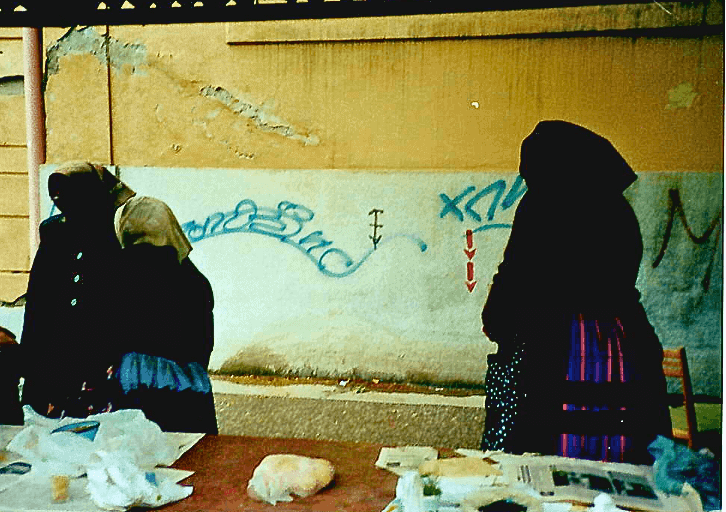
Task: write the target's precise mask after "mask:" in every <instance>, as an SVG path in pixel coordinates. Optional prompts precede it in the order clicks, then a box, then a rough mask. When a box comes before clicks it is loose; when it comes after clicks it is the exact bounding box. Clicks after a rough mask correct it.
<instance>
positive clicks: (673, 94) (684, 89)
mask: <svg viewBox="0 0 726 512" xmlns="http://www.w3.org/2000/svg"><path fill="white" fill-rule="evenodd" d="M697 96H698V93H697V92H696V91H694V90H693V84H690V83H688V82H683V83H682V84H678V85H677V86H675V87H674V88H673V89H671V90H670V91H668V104H667V105H666V110H677V109H679V108H691V106H692V105H693V102H694V100H695V99H696V97H697Z"/></svg>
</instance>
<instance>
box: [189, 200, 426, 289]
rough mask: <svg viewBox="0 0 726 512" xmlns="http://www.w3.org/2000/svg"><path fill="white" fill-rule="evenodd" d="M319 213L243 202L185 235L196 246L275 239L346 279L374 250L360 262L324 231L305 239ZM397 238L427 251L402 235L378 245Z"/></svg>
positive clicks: (297, 207) (297, 206) (287, 204)
mask: <svg viewBox="0 0 726 512" xmlns="http://www.w3.org/2000/svg"><path fill="white" fill-rule="evenodd" d="M314 216H315V213H314V212H313V211H312V210H310V209H309V208H307V207H305V206H303V205H300V204H295V203H291V202H289V201H282V202H280V203H279V204H278V205H277V207H276V208H269V207H259V206H257V204H256V203H255V202H254V201H253V200H252V199H243V200H241V201H240V202H239V203H237V205H236V206H235V207H234V209H233V210H231V211H229V212H215V213H213V214H211V215H209V216H208V217H207V218H206V219H205V221H204V222H203V223H199V222H196V221H193V220H192V221H189V222H185V223H184V224H182V229H183V230H184V233H185V234H186V235H187V237H188V238H189V241H191V242H192V243H197V242H201V241H202V240H205V239H207V238H213V237H216V236H222V235H229V234H233V233H255V234H258V235H264V236H267V237H271V238H275V239H277V240H279V241H280V242H282V243H284V244H287V245H290V246H291V247H294V248H295V249H297V250H299V251H300V252H302V253H303V254H304V255H305V256H306V257H307V258H308V259H310V261H312V262H313V263H314V264H315V266H316V267H317V269H318V270H319V271H320V272H321V273H322V274H323V275H325V276H328V277H345V276H348V275H350V274H352V273H353V272H355V271H356V270H358V269H359V268H360V266H361V265H362V264H363V263H364V262H365V261H366V260H367V259H368V257H369V256H370V255H371V254H373V248H371V249H369V250H368V251H366V252H365V253H364V254H363V255H362V256H361V257H360V258H359V259H358V260H357V261H356V260H354V259H353V258H351V257H350V256H349V255H348V253H346V252H345V251H343V250H341V249H338V248H336V247H332V245H333V242H332V241H331V240H328V239H327V238H326V237H325V235H324V234H323V232H322V231H319V230H318V231H312V232H309V233H306V234H304V235H301V233H302V232H303V228H304V227H305V225H306V224H307V223H308V222H310V221H311V220H313V217H314ZM397 238H407V239H409V240H411V241H412V242H413V243H415V244H416V245H418V248H419V249H420V250H421V252H425V251H426V250H427V245H426V243H425V242H424V241H423V240H421V239H420V238H418V237H417V236H414V235H406V234H398V235H390V236H386V237H384V238H383V239H381V241H380V242H379V243H378V247H379V248H380V247H381V245H382V244H383V243H386V242H389V241H391V240H394V239H397Z"/></svg>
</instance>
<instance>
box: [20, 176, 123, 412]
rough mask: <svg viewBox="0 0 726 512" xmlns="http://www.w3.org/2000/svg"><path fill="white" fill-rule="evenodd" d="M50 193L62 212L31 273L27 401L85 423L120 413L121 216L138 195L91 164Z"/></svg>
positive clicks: (52, 183) (55, 181)
mask: <svg viewBox="0 0 726 512" xmlns="http://www.w3.org/2000/svg"><path fill="white" fill-rule="evenodd" d="M48 192H49V193H50V196H51V198H52V200H53V202H54V203H55V205H56V207H57V208H58V210H60V214H58V215H54V216H52V217H50V218H48V219H46V220H45V221H43V222H42V223H41V225H40V244H39V246H38V251H37V253H36V255H35V259H34V260H33V265H32V268H31V270H30V278H29V282H28V290H27V293H26V305H25V318H24V323H23V331H22V335H21V342H20V348H21V354H22V361H23V368H22V370H23V372H22V373H23V377H24V378H25V382H24V384H23V393H22V403H23V404H25V405H30V406H32V408H33V409H34V410H35V411H36V412H37V413H40V414H42V415H46V416H49V417H56V418H57V417H60V416H73V417H81V418H82V417H86V416H88V415H89V414H94V413H99V412H104V411H109V410H111V409H112V408H113V401H114V399H115V393H114V390H115V387H114V385H113V383H112V382H111V379H110V377H111V375H112V373H113V367H114V365H115V364H116V363H117V361H118V357H119V355H120V353H119V342H120V332H121V330H122V329H121V325H119V322H118V319H117V317H116V308H117V304H118V298H119V293H120V291H121V289H122V287H123V283H124V279H123V277H122V274H120V269H119V258H120V256H121V246H120V244H119V242H118V240H117V239H116V235H115V232H114V225H113V218H114V213H115V211H116V209H117V208H118V207H120V206H121V205H123V204H124V203H125V202H126V201H128V200H129V199H130V198H131V197H133V196H134V194H135V193H134V191H133V190H131V189H130V188H129V187H127V186H126V185H125V184H124V183H122V182H121V181H119V180H118V179H117V178H116V177H115V176H114V175H113V174H111V173H110V172H109V171H108V169H106V168H105V167H101V166H97V165H93V164H90V163H85V162H81V163H69V164H65V165H61V166H60V167H59V168H58V169H56V170H55V171H54V172H53V173H52V174H51V175H50V177H49V178H48Z"/></svg>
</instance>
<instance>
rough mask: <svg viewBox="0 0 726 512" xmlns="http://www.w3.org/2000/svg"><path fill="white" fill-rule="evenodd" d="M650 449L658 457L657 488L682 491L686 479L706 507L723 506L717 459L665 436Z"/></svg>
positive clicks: (673, 491)
mask: <svg viewBox="0 0 726 512" xmlns="http://www.w3.org/2000/svg"><path fill="white" fill-rule="evenodd" d="M648 451H649V452H650V453H651V455H653V457H655V463H653V477H654V481H655V485H656V486H657V487H658V489H660V490H661V491H663V492H667V493H669V494H675V495H680V494H681V489H682V488H683V484H684V483H686V482H687V483H688V484H689V485H690V486H691V487H693V488H694V489H695V490H696V491H697V492H698V494H699V496H700V497H701V503H702V504H703V509H704V510H706V511H711V510H721V487H720V485H721V467H720V464H719V462H718V461H717V460H715V459H714V458H713V457H712V456H709V455H707V454H704V453H697V452H694V451H693V450H689V449H688V447H686V446H684V445H682V444H678V443H676V442H675V441H673V440H672V439H668V438H666V437H663V436H658V438H657V439H656V440H655V441H653V442H652V443H651V444H650V446H648Z"/></svg>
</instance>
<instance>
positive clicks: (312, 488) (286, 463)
mask: <svg viewBox="0 0 726 512" xmlns="http://www.w3.org/2000/svg"><path fill="white" fill-rule="evenodd" d="M334 475H335V468H334V467H333V465H332V464H331V463H330V462H329V461H327V460H325V459H313V458H310V457H303V456H301V455H289V454H276V455H268V456H267V457H265V458H264V459H262V462H260V464H259V465H258V466H257V467H256V468H255V471H254V472H253V473H252V478H251V479H250V481H249V483H248V484H247V494H248V496H249V497H250V498H252V499H253V500H257V501H265V502H267V503H270V504H271V505H274V504H276V503H277V502H278V501H292V495H293V494H295V495H296V496H299V497H301V498H305V497H306V496H310V495H312V494H315V493H316V492H318V491H319V490H320V489H322V488H324V487H326V486H327V485H328V484H329V483H330V482H331V481H332V480H333V476H334Z"/></svg>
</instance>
